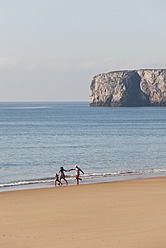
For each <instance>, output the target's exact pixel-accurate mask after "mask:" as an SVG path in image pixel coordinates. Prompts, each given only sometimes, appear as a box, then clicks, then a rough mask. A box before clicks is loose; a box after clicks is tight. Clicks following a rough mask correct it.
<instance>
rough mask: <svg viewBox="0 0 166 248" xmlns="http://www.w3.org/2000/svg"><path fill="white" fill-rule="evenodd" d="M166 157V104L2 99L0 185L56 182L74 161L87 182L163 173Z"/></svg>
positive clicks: (72, 176)
mask: <svg viewBox="0 0 166 248" xmlns="http://www.w3.org/2000/svg"><path fill="white" fill-rule="evenodd" d="M165 161H166V108H161V107H160V108H149V107H148V108H109V107H90V106H89V103H88V102H85V103H80V102H79V103H71V102H70V103H0V191H3V190H6V189H8V190H9V189H10V190H12V189H14V190H15V189H16V188H17V187H18V185H21V186H22V187H23V188H26V185H31V187H36V185H39V184H40V187H44V186H46V185H47V186H48V185H49V186H50V185H51V186H53V184H54V183H53V177H54V174H55V172H58V170H59V167H60V166H63V167H64V168H65V169H70V168H73V167H74V165H75V164H78V165H79V166H80V167H81V168H82V169H83V170H84V172H85V175H84V177H83V182H84V183H90V182H91V181H95V182H99V181H111V180H119V179H125V178H127V179H128V178H135V177H136V178H142V177H151V176H162V175H164V176H165V174H166V164H165ZM66 175H67V176H68V177H69V178H68V180H69V184H70V183H71V184H72V183H74V174H73V173H71V172H70V173H66Z"/></svg>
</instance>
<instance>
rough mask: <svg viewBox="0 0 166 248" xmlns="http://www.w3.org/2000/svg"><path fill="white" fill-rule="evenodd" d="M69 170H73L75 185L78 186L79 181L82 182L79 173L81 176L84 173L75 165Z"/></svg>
mask: <svg viewBox="0 0 166 248" xmlns="http://www.w3.org/2000/svg"><path fill="white" fill-rule="evenodd" d="M71 170H75V172H76V181H77V184H79V180H82V179H81V178H80V177H79V176H80V171H81V173H82V174H84V172H83V171H82V170H81V169H80V168H79V167H78V166H77V165H75V167H74V169H70V170H69V171H71Z"/></svg>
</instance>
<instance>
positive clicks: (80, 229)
mask: <svg viewBox="0 0 166 248" xmlns="http://www.w3.org/2000/svg"><path fill="white" fill-rule="evenodd" d="M0 247H1V248H10V247H12V248H29V247H32V248H43V247H44V248H53V247H55V248H65V247H70V248H82V247H85V248H88V247H91V248H93V247H95V248H97V247H113V248H116V247H120V248H124V247H125V248H130V247H132V248H135V247H146V248H152V247H153V248H165V247H166V178H153V179H142V180H131V181H123V182H112V183H103V184H93V185H92V184H91V185H79V186H67V187H66V186H65V187H56V188H50V189H35V190H25V191H15V192H14V191H13V192H2V193H0Z"/></svg>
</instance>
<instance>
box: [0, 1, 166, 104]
mask: <svg viewBox="0 0 166 248" xmlns="http://www.w3.org/2000/svg"><path fill="white" fill-rule="evenodd" d="M165 11H166V1H165V0H156V1H155V0H139V1H134V0H126V1H125V0H115V1H114V0H100V1H99V0H82V1H80V0H28V1H25V0H0V37H1V39H0V40H1V42H0V101H89V86H90V82H91V80H92V78H93V76H94V75H96V74H99V73H103V72H109V71H113V70H122V69H140V68H166V26H165V25H166V14H165Z"/></svg>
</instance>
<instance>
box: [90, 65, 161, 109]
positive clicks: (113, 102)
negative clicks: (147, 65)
mask: <svg viewBox="0 0 166 248" xmlns="http://www.w3.org/2000/svg"><path fill="white" fill-rule="evenodd" d="M90 106H166V70H165V69H161V70H159V69H153V70H148V69H147V70H132V71H117V72H109V73H104V74H100V75H97V76H95V77H94V78H93V80H92V82H91V85H90Z"/></svg>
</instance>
